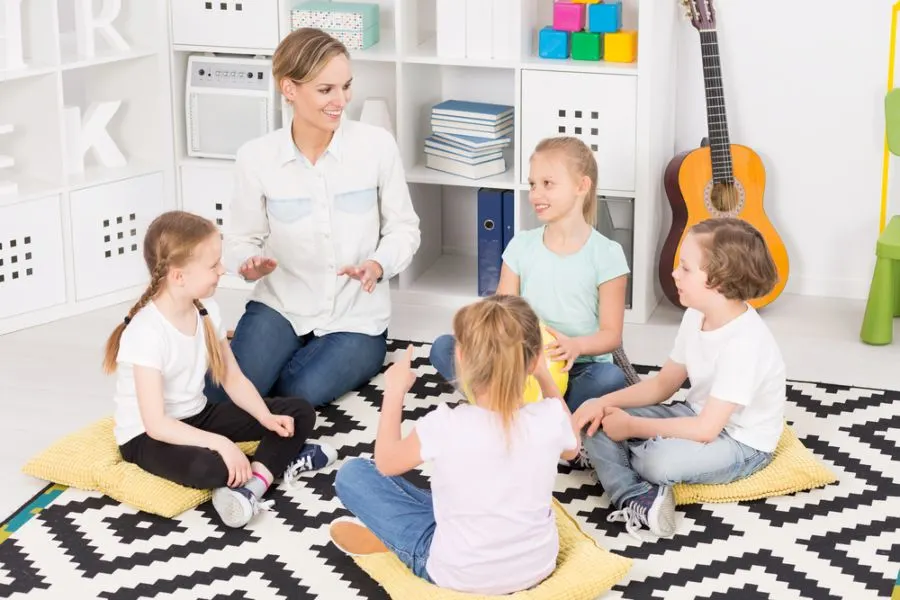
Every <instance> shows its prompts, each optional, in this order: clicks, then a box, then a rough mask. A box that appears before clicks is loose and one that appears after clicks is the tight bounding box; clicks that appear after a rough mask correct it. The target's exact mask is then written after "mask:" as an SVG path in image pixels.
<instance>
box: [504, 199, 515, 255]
mask: <svg viewBox="0 0 900 600" xmlns="http://www.w3.org/2000/svg"><path fill="white" fill-rule="evenodd" d="M515 197H516V194H515V192H513V191H512V190H504V191H503V250H504V251H505V250H506V247H507V246H508V245H509V240H511V239H512V237H513V234H514V233H515V226H516V201H515Z"/></svg>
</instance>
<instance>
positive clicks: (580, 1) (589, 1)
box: [570, 0, 601, 4]
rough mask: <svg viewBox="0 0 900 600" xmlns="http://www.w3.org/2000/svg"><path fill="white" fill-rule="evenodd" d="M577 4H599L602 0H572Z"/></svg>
mask: <svg viewBox="0 0 900 600" xmlns="http://www.w3.org/2000/svg"><path fill="white" fill-rule="evenodd" d="M570 1H571V2H573V3H575V4H597V3H598V2H600V1H601V0H570Z"/></svg>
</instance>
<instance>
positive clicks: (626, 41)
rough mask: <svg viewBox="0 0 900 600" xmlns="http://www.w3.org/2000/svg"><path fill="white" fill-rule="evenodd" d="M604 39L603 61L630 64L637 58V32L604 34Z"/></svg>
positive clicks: (627, 31)
mask: <svg viewBox="0 0 900 600" xmlns="http://www.w3.org/2000/svg"><path fill="white" fill-rule="evenodd" d="M603 38H604V39H603V60H605V61H608V62H622V63H630V62H634V61H635V59H636V58H637V31H634V30H625V31H617V32H616V33H604V34H603Z"/></svg>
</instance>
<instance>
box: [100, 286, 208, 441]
mask: <svg viewBox="0 0 900 600" xmlns="http://www.w3.org/2000/svg"><path fill="white" fill-rule="evenodd" d="M203 306H204V307H205V308H206V311H207V312H208V313H209V317H210V318H211V319H212V322H213V324H214V325H215V329H216V332H217V336H218V338H219V339H220V340H221V339H222V338H224V337H225V331H224V330H223V329H222V316H221V313H220V312H219V306H218V304H216V303H215V301H213V300H212V299H206V300H204V301H203ZM116 360H117V362H118V366H117V367H116V374H117V377H116V392H115V402H116V410H115V415H114V418H115V428H114V430H113V431H114V433H115V436H116V443H118V444H119V445H120V446H121V445H122V444H124V443H125V442H127V441H129V440H130V439H132V438H134V437H136V436H138V435H140V434H142V433H144V431H145V429H144V423H143V421H142V420H141V412H140V409H139V408H138V399H137V391H136V390H135V385H134V368H133V365H141V366H144V367H151V368H153V369H159V371H160V372H161V373H162V377H163V400H164V401H165V411H166V415H168V416H170V417H172V418H173V419H186V418H188V417H192V416H194V415H196V414H197V413H199V412H200V411H201V410H203V408H204V407H205V406H206V396H205V395H204V394H203V387H204V384H205V379H204V378H205V375H206V371H207V369H208V365H209V361H208V358H207V354H206V338H205V337H204V328H203V317H201V316H200V312H199V311H198V312H197V329H196V332H195V333H194V335H193V336H187V335H185V334H183V333H181V332H180V331H179V330H178V329H176V328H175V326H174V325H172V323H170V322H169V320H168V319H166V317H164V316H163V314H162V313H161V312H159V309H158V308H157V307H156V305H155V304H154V303H153V302H152V301H151V302H149V303H148V304H147V306H145V307H144V308H142V309H141V310H140V311H138V313H137V314H136V315H135V316H134V318H133V319H132V320H131V323H129V324H128V326H127V327H126V328H125V331H124V332H123V333H122V340H121V342H120V343H119V354H118V357H117V359H116Z"/></svg>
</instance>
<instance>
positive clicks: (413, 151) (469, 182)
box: [398, 64, 516, 189]
mask: <svg viewBox="0 0 900 600" xmlns="http://www.w3.org/2000/svg"><path fill="white" fill-rule="evenodd" d="M515 79H516V72H515V70H514V69H489V68H480V67H461V66H455V65H431V64H404V65H403V66H402V84H401V86H400V104H401V114H403V115H405V119H404V120H402V121H401V123H400V127H399V130H398V134H399V137H398V143H399V145H400V149H401V153H402V154H403V164H404V168H405V169H406V170H407V176H408V179H409V180H410V181H413V182H421V183H434V184H447V185H458V186H467V187H482V186H491V187H502V188H505V189H513V187H514V182H515V175H514V172H515V171H514V160H515V142H514V141H513V143H511V144H510V145H509V146H507V147H506V148H505V149H504V158H505V159H506V171H505V172H503V173H500V174H498V175H493V176H491V177H485V178H481V179H469V178H466V177H462V176H459V175H455V174H451V173H444V172H441V171H437V170H435V169H431V168H429V167H426V166H425V152H424V144H425V138H427V137H428V136H430V135H431V132H432V130H431V109H432V107H433V106H434V105H435V104H437V103H439V102H442V101H444V100H453V99H458V100H471V101H476V102H490V103H495V104H507V105H510V106H515V104H516V98H515V88H516V83H515ZM512 137H513V140H514V139H515V135H513V136H512Z"/></svg>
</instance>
